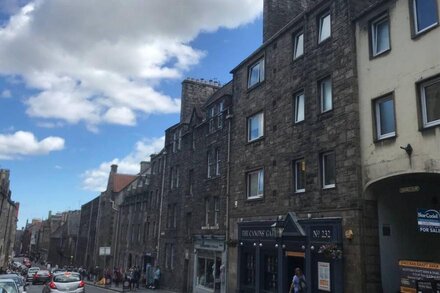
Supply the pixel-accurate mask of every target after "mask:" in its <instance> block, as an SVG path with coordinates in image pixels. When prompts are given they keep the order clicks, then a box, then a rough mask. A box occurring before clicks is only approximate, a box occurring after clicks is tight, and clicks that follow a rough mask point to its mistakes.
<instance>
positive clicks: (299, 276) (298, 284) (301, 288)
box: [289, 268, 307, 293]
mask: <svg viewBox="0 0 440 293" xmlns="http://www.w3.org/2000/svg"><path fill="white" fill-rule="evenodd" d="M289 292H291V293H305V292H307V283H306V277H305V276H304V274H303V272H302V270H301V269H300V268H296V269H295V275H294V276H293V279H292V285H290V291H289Z"/></svg>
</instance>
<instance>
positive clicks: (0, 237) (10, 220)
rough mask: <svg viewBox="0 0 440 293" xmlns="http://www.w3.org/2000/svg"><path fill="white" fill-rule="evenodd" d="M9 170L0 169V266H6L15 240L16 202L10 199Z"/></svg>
mask: <svg viewBox="0 0 440 293" xmlns="http://www.w3.org/2000/svg"><path fill="white" fill-rule="evenodd" d="M9 185H10V181H9V170H5V169H0V267H6V265H7V263H8V261H9V260H10V257H12V251H13V248H14V242H15V231H16V230H17V216H18V207H19V205H18V203H16V202H14V201H12V198H11V190H10V189H9Z"/></svg>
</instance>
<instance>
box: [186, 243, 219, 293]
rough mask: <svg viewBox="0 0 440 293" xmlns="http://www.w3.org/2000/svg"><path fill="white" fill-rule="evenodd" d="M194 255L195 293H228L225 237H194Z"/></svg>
mask: <svg viewBox="0 0 440 293" xmlns="http://www.w3.org/2000/svg"><path fill="white" fill-rule="evenodd" d="M194 253H195V255H194V278H193V288H194V292H200V293H205V292H209V293H212V292H213V293H224V292H226V284H225V275H224V274H225V266H224V263H225V258H226V253H225V236H214V235H197V236H194Z"/></svg>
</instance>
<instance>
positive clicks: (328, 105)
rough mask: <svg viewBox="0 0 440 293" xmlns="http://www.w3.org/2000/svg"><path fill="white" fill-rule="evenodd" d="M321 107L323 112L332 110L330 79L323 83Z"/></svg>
mask: <svg viewBox="0 0 440 293" xmlns="http://www.w3.org/2000/svg"><path fill="white" fill-rule="evenodd" d="M321 107H322V109H321V110H322V112H326V111H328V110H331V109H332V84H331V80H330V78H327V79H325V80H323V81H322V82H321Z"/></svg>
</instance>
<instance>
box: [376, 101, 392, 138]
mask: <svg viewBox="0 0 440 293" xmlns="http://www.w3.org/2000/svg"><path fill="white" fill-rule="evenodd" d="M379 119H380V120H379V130H380V133H379V135H385V134H390V133H391V134H394V132H395V130H396V126H395V121H394V101H393V100H392V99H389V100H386V101H381V102H379ZM379 138H380V137H379Z"/></svg>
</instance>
